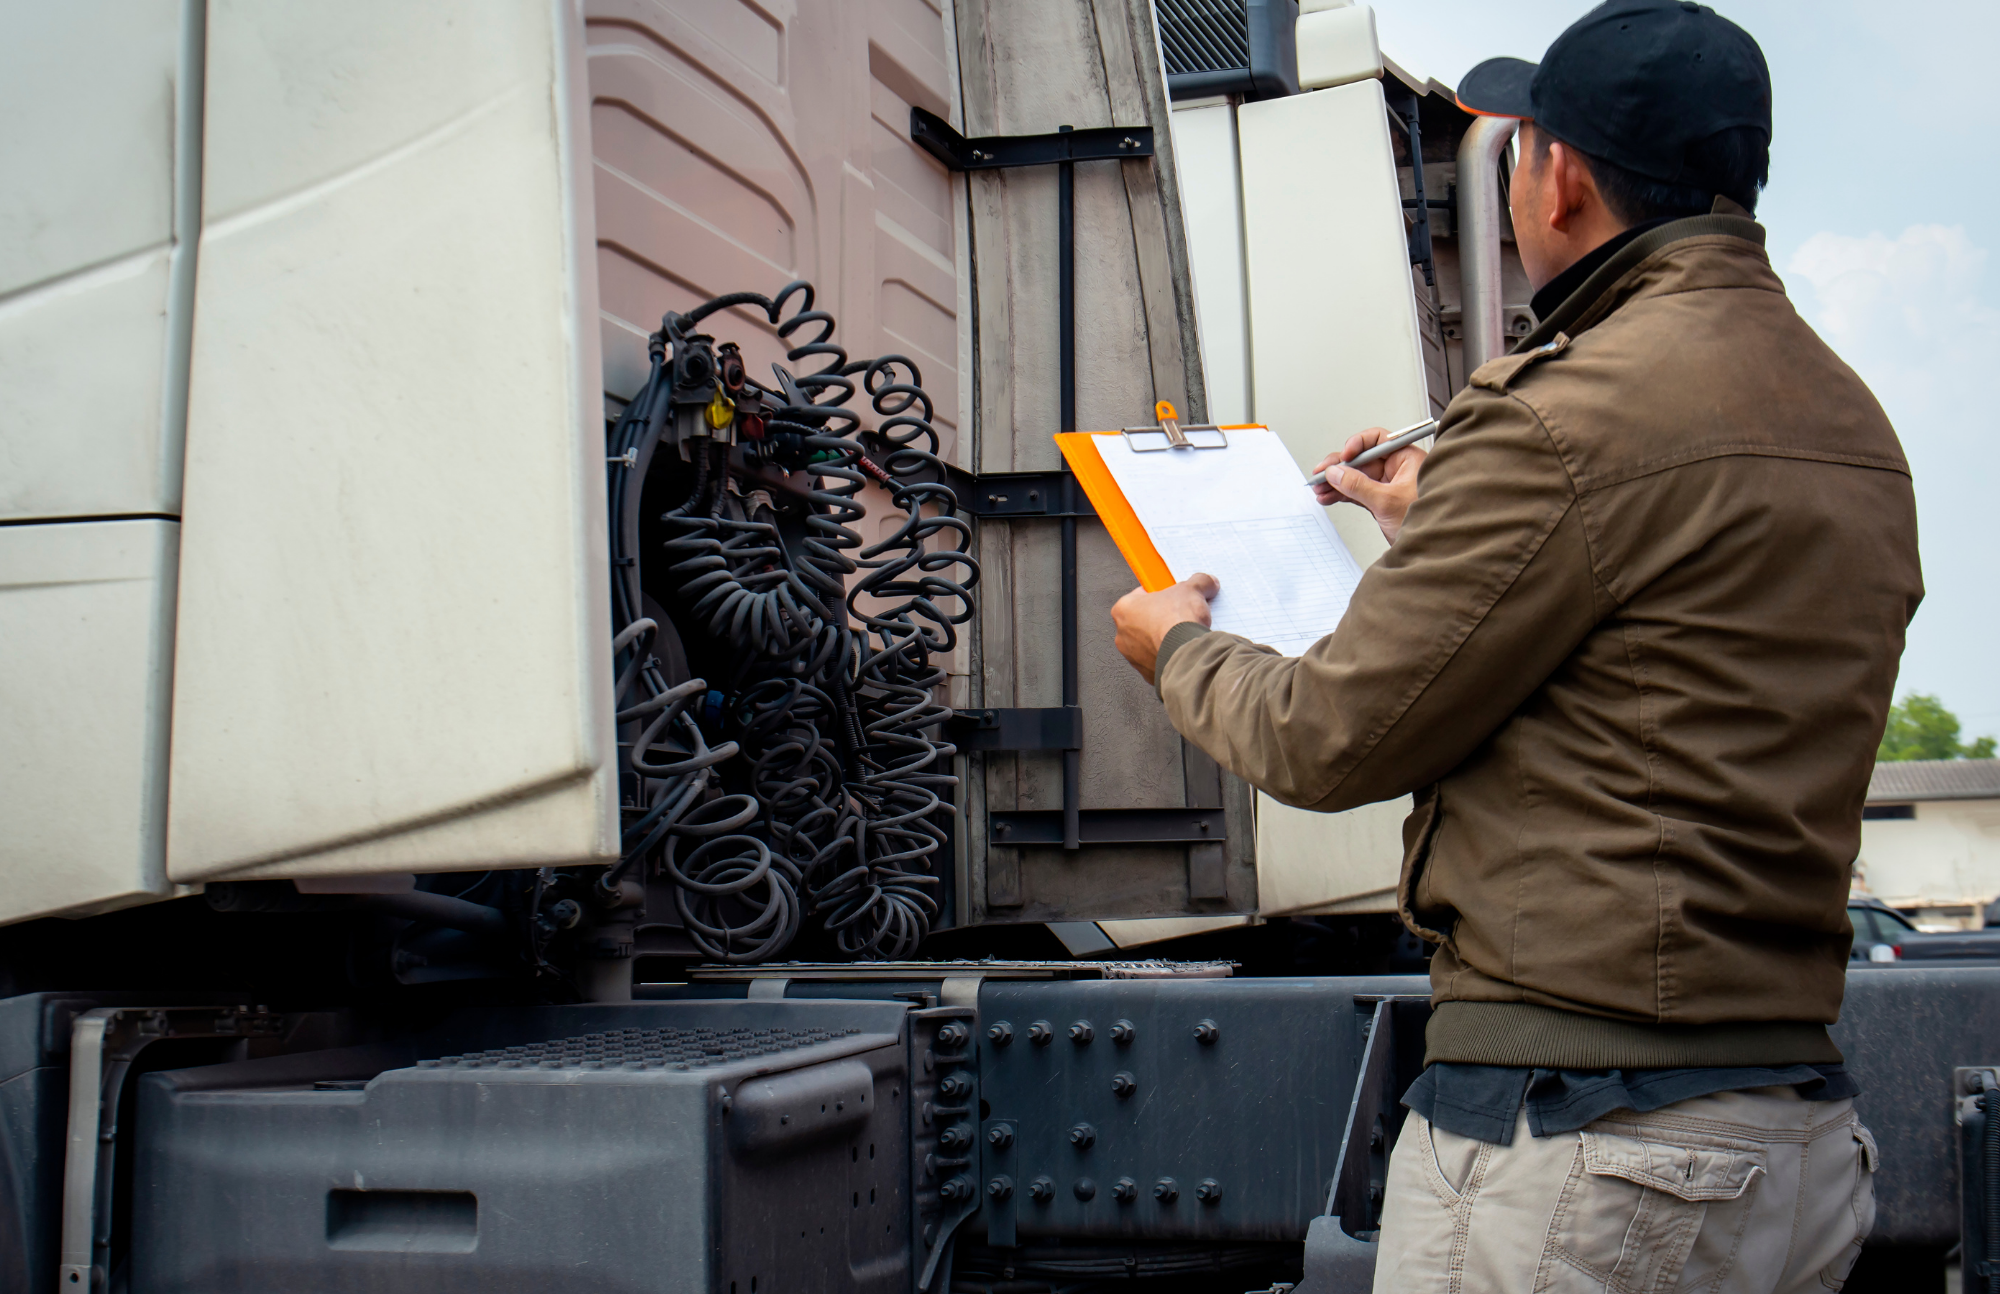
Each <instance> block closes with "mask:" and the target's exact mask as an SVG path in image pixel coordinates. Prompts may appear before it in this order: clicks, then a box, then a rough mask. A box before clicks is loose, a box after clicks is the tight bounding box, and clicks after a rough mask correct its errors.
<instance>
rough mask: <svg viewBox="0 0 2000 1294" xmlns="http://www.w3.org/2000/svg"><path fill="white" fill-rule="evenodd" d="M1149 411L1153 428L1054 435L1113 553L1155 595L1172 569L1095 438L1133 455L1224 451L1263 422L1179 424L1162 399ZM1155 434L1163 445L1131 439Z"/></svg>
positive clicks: (1167, 584)
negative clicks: (1120, 443)
mask: <svg viewBox="0 0 2000 1294" xmlns="http://www.w3.org/2000/svg"><path fill="white" fill-rule="evenodd" d="M1153 414H1154V416H1155V417H1157V418H1158V419H1159V420H1160V422H1159V425H1158V426H1153V427H1122V428H1120V429H1119V430H1117V431H1059V432H1057V433H1056V435H1055V441H1056V448H1057V449H1059V450H1061V451H1062V456H1063V461H1064V462H1066V463H1068V464H1069V470H1070V472H1071V473H1072V474H1073V475H1075V477H1076V483H1077V484H1078V485H1080V486H1082V487H1083V492H1084V494H1085V495H1087V496H1088V497H1089V499H1090V505H1091V506H1092V507H1094V508H1096V509H1097V516H1098V519H1099V520H1100V521H1102V522H1103V523H1104V529H1105V530H1106V531H1107V532H1109V533H1110V535H1111V542H1113V543H1115V544H1117V545H1118V551H1119V553H1120V554H1122V555H1123V556H1124V558H1125V564H1126V565H1127V566H1130V567H1131V568H1132V574H1133V576H1134V577H1136V578H1137V579H1138V581H1139V587H1140V588H1143V589H1145V590H1146V592H1148V593H1158V592H1159V591H1160V590H1161V589H1167V588H1172V587H1173V586H1174V577H1173V572H1172V571H1170V570H1169V569H1168V567H1167V563H1166V560H1165V559H1164V558H1162V557H1161V556H1160V552H1159V550H1158V549H1157V548H1155V547H1154V546H1153V539H1152V536H1150V535H1148V534H1147V533H1146V527H1145V526H1143V525H1141V524H1140V522H1139V515H1138V513H1136V512H1134V511H1133V510H1132V504H1131V502H1130V501H1129V500H1127V499H1126V497H1125V491H1124V490H1122V489H1120V488H1119V486H1118V481H1117V478H1115V477H1113V476H1112V475H1111V469H1110V468H1109V467H1107V466H1106V465H1105V462H1104V455H1103V454H1102V453H1100V452H1099V450H1098V448H1097V440H1098V437H1100V436H1119V437H1122V438H1123V439H1124V440H1125V442H1126V444H1127V446H1128V447H1129V448H1131V450H1132V451H1133V452H1134V453H1142V454H1143V453H1172V452H1175V451H1179V452H1183V453H1185V452H1194V451H1201V450H1226V449H1228V448H1229V433H1230V432H1232V431H1252V430H1255V431H1263V430H1265V429H1266V428H1265V427H1264V424H1262V423H1258V422H1241V423H1231V424H1228V425H1226V426H1216V425H1214V424H1212V423H1197V424H1195V425H1194V426H1189V427H1183V426H1181V425H1180V418H1179V415H1178V414H1176V413H1175V411H1174V406H1173V403H1172V402H1171V401H1168V400H1162V401H1160V402H1159V403H1158V404H1156V405H1154V406H1153ZM1207 433H1214V435H1215V436H1216V437H1218V439H1216V440H1213V441H1211V440H1208V439H1207ZM1155 435H1157V436H1159V437H1160V438H1161V440H1162V443H1161V444H1160V445H1159V446H1158V447H1157V449H1156V448H1154V447H1151V446H1146V447H1142V446H1141V445H1140V443H1139V442H1136V441H1134V439H1133V438H1134V437H1135V436H1137V437H1151V436H1155Z"/></svg>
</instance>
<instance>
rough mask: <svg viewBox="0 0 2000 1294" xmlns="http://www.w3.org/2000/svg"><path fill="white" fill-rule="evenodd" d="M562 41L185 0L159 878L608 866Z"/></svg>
mask: <svg viewBox="0 0 2000 1294" xmlns="http://www.w3.org/2000/svg"><path fill="white" fill-rule="evenodd" d="M581 45H582V41H581V22H580V19H579V15H578V14H577V12H576V10H575V8H574V7H573V6H572V5H571V4H569V3H565V2H564V0H509V2H508V3H475V2H473V0H459V2H458V3H431V4H424V5H410V4H406V3H400V2H399V0H367V2H365V3H351V4H344V5H339V6H305V5H268V4H262V3H256V2H254V0H214V2H213V3H212V4H211V5H210V8H209V14H208V57H207V109H206V112H207V118H206V120H207V130H206V143H205V156H204V166H205V182H204V193H203V198H204V202H203V205H204V227H203V233H202V241H201V251H200V275H199V281H198V285H197V314H196V318H197V328H196V335H195V341H194V354H193V362H192V372H191V378H190V391H191V395H190V408H189V418H188V421H189V432H188V446H187V470H186V513H185V531H184V533H183V539H182V569H181V590H180V619H179V626H180V628H179V634H178V642H177V651H176V672H175V680H174V709H173V714H174V740H173V754H172V768H171V778H170V783H169V784H170V793H169V794H170V815H169V820H170V825H169V832H168V842H167V869H168V872H169V874H170V875H171V876H173V877H174V878H176V879H177V880H184V881H194V880H202V879H210V878H216V877H222V876H241V875H257V876H295V875H314V874H323V873H327V872H374V871H410V870H419V869H421V870H448V869H452V868H471V867H478V868H487V867H494V866H526V865H536V864H556V863H581V862H590V861H603V860H606V859H608V858H610V857H612V856H613V855H615V853H616V844H617V836H616V816H615V815H616V778H615V774H614V773H613V769H612V763H613V748H612V743H613V737H612V731H611V726H610V712H611V697H610V681H609V677H608V671H609V660H610V651H609V640H608V628H607V626H608V622H609V611H608V596H607V592H606V589H605V571H606V557H605V541H604V482H603V475H604V455H603V426H602V414H601V404H600V397H599V394H598V392H599V363H598V349H597V336H596V329H595V327H594V326H593V324H592V322H591V321H592V320H593V319H594V317H595V315H596V309H597V302H596V285H595V278H594V273H593V265H592V258H591V256H590V241H591V230H592V220H591V215H590V190H589V187H588V178H587V176H588V169H587V167H588V147H587V144H586V142H585V141H586V140H587V134H586V131H587V124H586V120H585V110H584V98H583V93H584V85H583V59H582V48H581Z"/></svg>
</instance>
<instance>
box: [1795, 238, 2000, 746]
mask: <svg viewBox="0 0 2000 1294" xmlns="http://www.w3.org/2000/svg"><path fill="white" fill-rule="evenodd" d="M1987 261H1988V256H1987V252H1986V249H1985V248H1983V247H1981V246H1980V245H1979V244H1977V243H1976V242H1974V241H1973V240H1972V238H1971V237H1970V236H1968V235H1967V233H1966V231H1965V229H1964V228H1963V227H1962V226H1956V225H1932V224H1920V225H1911V226H1909V227H1908V228H1906V229H1904V230H1903V231H1902V232H1901V233H1899V234H1897V235H1896V236H1895V237H1893V238H1891V237H1888V236H1885V235H1883V234H1879V233H1876V234H1868V235H1866V236H1862V237H1856V236H1852V235H1847V234H1834V233H1818V234H1814V235H1813V236H1812V237H1810V238H1808V239H1807V240H1806V241H1805V242H1804V243H1802V244H1801V245H1800V246H1799V249H1798V251H1797V252H1795V253H1794V254H1793V255H1792V257H1791V259H1790V260H1789V261H1788V262H1787V265H1786V270H1787V273H1788V274H1789V276H1790V277H1791V279H1792V280H1793V282H1794V283H1795V284H1797V285H1799V286H1801V287H1803V288H1804V289H1805V290H1804V291H1802V292H1800V293H1799V294H1798V295H1799V305H1800V308H1801V310H1802V311H1803V312H1804V314H1805V315H1806V317H1807V319H1808V320H1810V321H1811V322H1812V324H1813V326H1814V327H1816V328H1817V329H1819V332H1820V335H1821V336H1823V337H1825V338H1826V340H1827V342H1828V343H1829V344H1831V345H1832V346H1833V348H1834V349H1835V350H1836V351H1838V352H1839V353H1840V355H1841V358H1843V359H1845V360H1846V361H1847V362H1848V363H1849V364H1850V365H1852V366H1853V367H1854V370H1855V372H1856V373H1858V374H1860V376H1861V379H1862V380H1863V381H1865V382H1866V383H1867V384H1868V386H1869V389H1871V390H1872V391H1874V392H1875V396H1876V398H1877V399H1879V400H1880V401H1881V402H1882V407H1883V408H1884V409H1885V410H1886V411H1887V412H1888V414H1889V418H1890V420H1891V421H1892V422H1894V423H1895V425H1896V431H1897V434H1898V435H1899V436H1901V437H1902V441H1903V448H1904V451H1905V452H1906V453H1907V454H1908V455H1909V459H1910V469H1911V474H1912V476H1913V477H1914V478H1915V481H1916V488H1917V521H1918V528H1919V533H1920V535H1921V542H1922V545H1923V561H1924V583H1925V586H1926V589H1927V593H1926V596H1925V599H1924V605H1923V608H1922V609H1921V610H1920V611H1919V612H1918V613H1917V619H1916V622H1915V623H1914V624H1913V625H1912V626H1911V628H1910V643H1909V649H1908V650H1907V652H1906V653H1905V654H1904V657H1903V677H1902V684H1901V686H1902V689H1903V690H1905V691H1908V690H1916V691H1923V692H1935V693H1937V694H1938V695H1939V696H1941V697H1942V698H1943V699H1944V702H1945V704H1946V705H1948V706H1951V707H1952V708H1953V709H1955V710H1957V711H1958V712H1959V713H1960V715H1961V717H1963V718H1964V719H1966V720H1967V724H1968V727H1970V728H1971V729H1972V730H1973V731H1974V732H1992V731H1996V730H2000V680H1996V677H1995V674H1994V671H1993V669H1992V665H1991V661H1992V655H1993V647H1994V644H1995V642H1996V640H2000V549H1996V546H1995V544H1994V542H1993V539H1992V518H1993V511H1994V484H1995V482H1996V481H2000V412H1996V410H1995V409H1994V408H1993V406H1992V404H1991V401H1990V398H1989V397H1988V396H1987V393H1986V391H1985V387H1986V385H1987V374H1988V373H1989V372H1990V371H1991V369H1992V366H1993V363H1994V358H1995V356H1996V355H2000V310H1996V309H1994V308H1993V307H1992V306H1991V305H1989V304H1988V301H1989V300H1990V299H1991V291H1990V289H1989V288H1988V286H1987V275H1986V268H1987Z"/></svg>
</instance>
